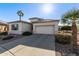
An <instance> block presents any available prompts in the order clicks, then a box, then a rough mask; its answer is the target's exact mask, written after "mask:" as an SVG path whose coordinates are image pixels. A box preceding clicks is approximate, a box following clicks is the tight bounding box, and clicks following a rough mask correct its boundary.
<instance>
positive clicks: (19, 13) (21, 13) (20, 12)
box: [17, 10, 24, 21]
mask: <svg viewBox="0 0 79 59" xmlns="http://www.w3.org/2000/svg"><path fill="white" fill-rule="evenodd" d="M17 14H18V16H19V20H20V21H21V17H23V16H24V13H23V12H22V10H19V11H18V12H17Z"/></svg>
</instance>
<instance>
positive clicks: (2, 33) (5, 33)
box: [0, 32, 8, 35]
mask: <svg viewBox="0 0 79 59" xmlns="http://www.w3.org/2000/svg"><path fill="white" fill-rule="evenodd" d="M0 35H8V32H1V33H0Z"/></svg>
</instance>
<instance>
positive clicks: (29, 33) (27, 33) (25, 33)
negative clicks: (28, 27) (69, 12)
mask: <svg viewBox="0 0 79 59" xmlns="http://www.w3.org/2000/svg"><path fill="white" fill-rule="evenodd" d="M22 35H26V36H28V35H32V33H31V32H27V31H26V32H23V33H22Z"/></svg>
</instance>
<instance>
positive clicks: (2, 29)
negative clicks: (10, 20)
mask: <svg viewBox="0 0 79 59" xmlns="http://www.w3.org/2000/svg"><path fill="white" fill-rule="evenodd" d="M1 32H8V24H7V23H4V22H0V33H1Z"/></svg>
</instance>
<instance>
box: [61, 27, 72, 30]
mask: <svg viewBox="0 0 79 59" xmlns="http://www.w3.org/2000/svg"><path fill="white" fill-rule="evenodd" d="M60 30H71V26H62V27H61V28H60Z"/></svg>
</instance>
